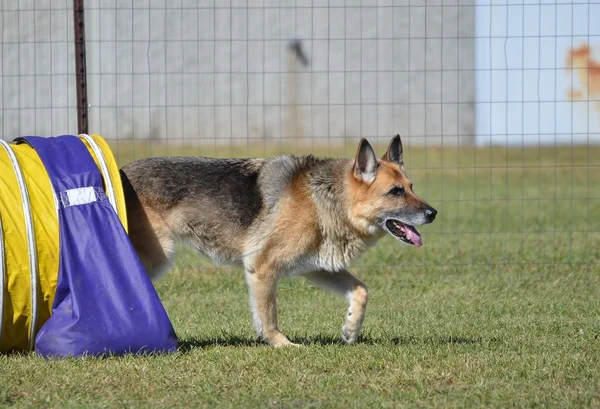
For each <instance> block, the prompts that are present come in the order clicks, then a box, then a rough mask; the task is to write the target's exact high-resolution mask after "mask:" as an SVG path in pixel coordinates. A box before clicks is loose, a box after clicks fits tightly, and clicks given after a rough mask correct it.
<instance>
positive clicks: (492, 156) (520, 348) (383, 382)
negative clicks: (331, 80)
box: [0, 146, 600, 408]
mask: <svg viewBox="0 0 600 409" xmlns="http://www.w3.org/2000/svg"><path fill="white" fill-rule="evenodd" d="M146 148H147V147H146ZM279 148H280V147H279V146H277V147H276V148H273V149H272V150H268V149H265V147H264V146H260V147H257V148H256V149H255V150H253V149H248V150H239V151H231V152H225V153H223V154H222V155H217V156H253V155H262V154H263V153H265V152H266V153H277V152H278V149H279ZM283 148H285V147H283ZM283 148H281V149H283ZM140 149H142V148H138V149H137V150H136V153H135V155H138V156H139V155H140V154H142V152H141V150H140ZM290 149H295V147H294V148H290ZM335 149H337V150H335ZM335 149H334V150H333V151H332V154H334V155H336V156H340V155H342V154H344V153H345V152H346V154H347V153H348V152H351V153H350V154H349V155H352V154H353V147H337V148H335ZM381 150H382V149H381V147H380V149H379V151H381ZM182 151H183V152H184V153H185V154H199V153H200V154H211V155H212V154H213V153H211V152H209V153H204V152H203V151H201V150H195V149H192V148H189V149H182ZM292 151H294V150H292ZM133 152H134V151H133V149H131V148H130V147H129V148H127V147H125V146H122V147H120V148H119V149H118V156H119V160H120V161H121V163H124V162H126V161H128V160H130V159H131V157H133V155H134V153H133ZM162 152H164V150H163V151H161V150H160V148H159V147H157V148H156V150H155V151H152V152H150V151H148V152H146V153H145V154H161V153H162ZM169 153H171V154H180V153H178V152H171V151H170V152H169ZM229 154H231V155H229ZM246 154H249V155H246ZM406 163H407V167H408V169H409V174H410V176H411V178H412V179H413V182H414V183H415V189H416V191H417V193H418V194H419V195H421V196H422V197H424V198H425V199H426V200H428V201H429V202H430V203H431V204H432V205H434V207H436V208H437V209H438V210H439V211H440V214H439V216H438V219H437V220H436V222H435V223H434V224H432V225H429V226H424V227H422V228H421V229H420V231H421V233H422V234H423V239H424V243H425V246H424V247H423V248H421V249H416V248H410V247H407V246H403V245H400V244H398V243H397V242H395V241H394V240H392V239H391V238H390V239H388V238H385V239H383V240H381V241H380V242H379V244H378V245H377V246H376V247H374V248H372V249H371V250H369V251H368V252H367V253H366V254H365V255H364V256H363V257H362V258H361V259H359V260H358V261H357V262H356V263H355V266H354V268H351V271H353V272H354V273H355V274H356V275H357V276H358V277H360V278H361V279H362V280H363V281H364V282H365V283H366V284H367V285H368V287H369V289H370V300H369V307H368V309H367V318H366V320H365V327H364V335H363V337H362V339H361V340H360V342H358V343H357V344H355V345H351V346H346V345H343V344H342V343H341V342H340V341H339V335H340V327H341V324H342V320H343V316H344V311H345V303H344V302H343V300H341V299H337V298H334V297H333V296H330V295H328V294H326V293H323V292H322V291H320V290H317V289H315V288H313V287H312V286H310V285H309V284H307V283H306V282H305V281H303V280H302V279H292V280H286V281H283V282H282V283H281V285H280V289H279V313H280V327H281V329H282V330H283V332H284V333H285V334H286V335H288V336H289V337H290V338H291V339H292V340H293V341H295V342H300V343H303V344H304V345H305V347H303V348H289V349H273V348H270V347H267V346H265V345H263V344H262V343H260V342H259V341H258V340H257V339H256V336H255V333H254V330H253V328H252V323H251V316H250V312H249V309H248V301H247V294H246V286H245V282H244V278H243V274H242V272H241V271H238V270H236V269H229V268H225V267H221V268H215V267H214V266H213V265H212V264H211V263H210V262H209V261H207V260H206V259H204V258H201V257H199V256H197V255H196V254H195V253H193V252H192V251H190V250H186V249H182V251H181V253H180V256H179V257H178V259H177V263H176V266H175V269H174V270H173V271H171V273H170V274H169V275H168V276H167V277H166V278H164V279H162V280H160V281H159V282H158V283H157V289H158V292H159V294H160V296H161V299H162V300H163V302H164V304H165V307H166V309H167V311H168V313H169V315H170V317H171V319H172V321H173V324H174V326H175V329H176V331H177V333H178V335H179V337H180V341H181V347H180V349H179V351H178V352H176V353H174V354H171V355H165V356H126V357H118V358H106V359H69V360H58V361H43V360H41V359H39V358H37V357H35V356H34V355H32V354H24V355H10V356H0V407H57V408H65V407H136V408H137V407H149V408H153V407H161V408H162V407H206V408H215V407H243V408H251V407H267V408H304V407H314V408H317V407H319V408H321V407H323V408H329V407H443V408H448V407H450V408H452V407H484V406H485V407H502V408H505V407H510V406H517V407H565V408H572V407H599V406H600V375H599V372H600V371H599V368H600V297H599V294H600V268H599V264H600V250H599V249H600V217H598V214H600V190H599V189H598V187H600V185H599V184H598V180H600V172H599V169H600V148H597V147H595V148H590V149H586V148H573V149H572V148H569V147H565V148H559V149H551V148H547V149H538V148H534V149H525V150H522V149H508V150H507V149H500V148H493V149H474V148H465V149H460V150H458V149H448V148H446V149H443V150H442V149H433V148H431V149H427V150H423V149H418V148H411V149H410V150H408V149H407V153H406Z"/></svg>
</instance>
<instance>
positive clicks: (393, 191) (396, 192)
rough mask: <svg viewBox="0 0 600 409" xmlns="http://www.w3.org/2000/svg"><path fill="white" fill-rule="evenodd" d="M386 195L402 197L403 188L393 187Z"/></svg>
mask: <svg viewBox="0 0 600 409" xmlns="http://www.w3.org/2000/svg"><path fill="white" fill-rule="evenodd" d="M388 194H390V195H392V196H402V195H404V186H394V187H393V188H391V189H390V191H389V192H388Z"/></svg>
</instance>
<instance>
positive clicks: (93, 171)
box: [17, 135, 177, 358]
mask: <svg viewBox="0 0 600 409" xmlns="http://www.w3.org/2000/svg"><path fill="white" fill-rule="evenodd" d="M17 141H18V142H21V143H27V144H29V145H30V146H31V147H32V148H33V149H35V151H36V152H37V154H38V155H39V156H40V159H41V160H42V162H43V164H44V166H45V168H46V171H47V172H48V175H49V177H50V180H51V182H52V187H53V189H54V191H55V192H56V197H57V199H58V220H59V232H60V256H59V257H60V260H59V271H58V285H57V289H56V295H55V298H54V303H53V306H52V315H51V317H50V318H49V320H48V321H47V322H46V323H45V324H44V325H43V326H42V328H41V329H40V331H39V333H38V334H37V337H36V340H35V350H36V352H37V353H38V354H39V355H41V356H43V357H45V358H48V357H65V356H82V355H119V354H125V353H150V352H170V351H174V350H175V349H176V348H177V337H176V335H175V331H174V329H173V326H172V325H171V322H170V321H169V317H168V316H167V313H166V311H165V310H164V308H163V306H162V304H161V302H160V300H159V298H158V295H157V293H156V291H155V289H154V287H153V286H152V283H151V282H150V280H149V278H148V276H147V275H146V272H145V271H144V268H143V267H142V265H141V263H140V261H139V259H138V257H137V255H136V253H135V251H134V249H133V247H132V245H131V243H130V241H129V238H128V236H127V233H126V232H125V230H124V228H123V225H122V224H121V221H120V220H119V218H118V216H117V214H116V212H115V210H114V209H113V208H112V206H111V204H110V202H109V201H108V200H107V198H106V196H105V194H104V191H103V187H102V176H101V174H100V172H99V170H98V168H97V166H96V164H95V162H94V160H93V159H92V157H91V155H90V154H89V152H88V150H87V148H86V147H85V145H84V144H83V142H82V141H81V140H79V138H77V137H75V136H71V135H64V136H60V137H50V138H42V137H37V136H28V137H24V138H19V139H18V140H17Z"/></svg>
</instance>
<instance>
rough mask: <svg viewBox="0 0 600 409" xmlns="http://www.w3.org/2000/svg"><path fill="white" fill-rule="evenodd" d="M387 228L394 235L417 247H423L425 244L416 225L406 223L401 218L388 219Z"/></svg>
mask: <svg viewBox="0 0 600 409" xmlns="http://www.w3.org/2000/svg"><path fill="white" fill-rule="evenodd" d="M385 228H386V229H387V231H389V232H390V234H391V235H392V236H394V237H396V238H397V239H399V240H400V241H403V242H404V243H406V244H411V245H413V246H417V247H421V246H422V245H423V241H422V240H421V235H420V234H419V232H418V231H417V229H415V227H414V226H411V225H409V224H404V223H402V222H401V221H400V220H396V219H388V220H386V222H385Z"/></svg>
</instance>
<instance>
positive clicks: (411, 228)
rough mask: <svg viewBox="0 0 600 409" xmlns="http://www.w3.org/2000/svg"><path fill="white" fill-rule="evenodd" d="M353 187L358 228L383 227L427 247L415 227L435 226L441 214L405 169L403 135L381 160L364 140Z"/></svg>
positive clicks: (355, 169) (399, 236) (358, 152)
mask: <svg viewBox="0 0 600 409" xmlns="http://www.w3.org/2000/svg"><path fill="white" fill-rule="evenodd" d="M350 185H351V188H350V196H351V198H350V199H351V201H350V203H351V204H350V213H351V215H350V216H351V218H352V219H353V220H354V222H355V224H356V225H357V226H359V227H363V228H366V230H367V231H374V230H378V229H379V228H380V229H383V231H385V232H387V233H389V234H391V235H392V236H394V237H395V238H396V239H398V240H400V241H401V242H403V243H407V244H410V245H414V246H417V247H421V246H422V245H423V242H422V240H421V235H420V234H419V232H418V231H417V229H416V228H415V226H419V225H422V224H427V223H431V222H432V221H433V220H434V219H435V216H436V215H437V211H436V210H435V209H434V208H433V207H431V206H430V205H429V204H428V203H427V202H425V201H424V200H422V199H420V198H419V197H417V195H416V194H415V192H414V191H413V185H412V183H411V181H410V179H409V178H408V176H407V175H406V173H405V170H404V160H403V157H402V141H401V140H400V135H396V136H394V137H393V138H392V140H391V141H390V144H389V146H388V149H387V152H386V153H385V155H383V157H382V158H381V159H377V157H376V156H375V152H374V151H373V148H372V147H371V145H370V144H369V142H368V141H367V140H366V139H364V138H363V139H361V141H360V143H359V145H358V151H357V152H356V157H355V159H354V166H353V168H352V177H351V178H350Z"/></svg>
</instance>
